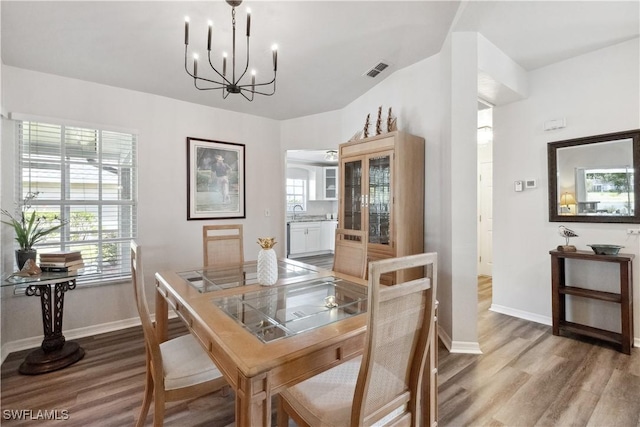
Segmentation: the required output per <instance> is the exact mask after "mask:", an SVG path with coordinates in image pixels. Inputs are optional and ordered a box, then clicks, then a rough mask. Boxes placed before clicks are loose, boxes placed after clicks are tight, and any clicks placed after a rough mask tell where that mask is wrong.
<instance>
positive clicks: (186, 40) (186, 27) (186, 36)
mask: <svg viewBox="0 0 640 427" xmlns="http://www.w3.org/2000/svg"><path fill="white" fill-rule="evenodd" d="M184 44H185V45H188V44H189V17H188V16H185V18H184Z"/></svg>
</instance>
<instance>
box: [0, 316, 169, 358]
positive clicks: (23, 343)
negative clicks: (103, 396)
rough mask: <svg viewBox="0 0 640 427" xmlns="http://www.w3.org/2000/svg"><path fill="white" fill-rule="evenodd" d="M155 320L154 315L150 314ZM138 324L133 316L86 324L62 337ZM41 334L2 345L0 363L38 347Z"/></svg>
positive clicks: (87, 334) (102, 331) (101, 331)
mask: <svg viewBox="0 0 640 427" xmlns="http://www.w3.org/2000/svg"><path fill="white" fill-rule="evenodd" d="M151 317H152V319H153V320H155V316H154V315H151ZM173 317H176V314H175V313H174V312H173V311H170V312H169V318H173ZM138 325H140V318H139V317H134V318H131V319H124V320H116V321H115V322H107V323H101V324H99V325H91V326H86V327H84V328H77V329H69V330H66V331H63V333H64V338H65V339H66V340H67V341H69V340H74V339H78V338H84V337H90V336H93V335H98V334H104V333H107V332H113V331H119V330H121V329H126V328H130V327H132V326H138ZM43 338H44V337H43V335H40V336H36V337H30V338H24V339H21V340H16V341H10V342H7V343H5V344H3V345H2V348H1V349H0V364H1V363H3V362H4V360H5V359H6V358H7V356H8V355H9V354H11V353H13V352H15V351H21V350H28V349H30V348H36V347H39V346H40V345H41V344H42V339H43Z"/></svg>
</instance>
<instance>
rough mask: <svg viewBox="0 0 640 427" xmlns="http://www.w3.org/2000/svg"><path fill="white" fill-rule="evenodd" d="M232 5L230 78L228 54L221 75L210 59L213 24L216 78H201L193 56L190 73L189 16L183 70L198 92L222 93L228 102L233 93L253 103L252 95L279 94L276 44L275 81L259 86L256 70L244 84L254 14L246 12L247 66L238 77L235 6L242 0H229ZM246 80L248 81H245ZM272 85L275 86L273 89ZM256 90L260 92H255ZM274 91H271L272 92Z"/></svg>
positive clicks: (186, 25)
mask: <svg viewBox="0 0 640 427" xmlns="http://www.w3.org/2000/svg"><path fill="white" fill-rule="evenodd" d="M226 1H227V3H228V4H229V5H230V6H231V25H232V28H233V44H232V47H231V75H230V76H228V75H227V53H226V52H223V53H222V72H220V68H219V67H218V68H216V67H215V66H214V65H213V61H212V59H211V39H212V36H213V22H211V21H209V33H208V36H207V57H208V61H209V65H210V66H211V68H212V69H213V71H214V72H215V74H217V76H214V77H213V78H207V77H203V76H201V75H198V59H199V58H198V55H197V54H194V55H193V69H192V71H189V68H188V66H187V56H188V50H189V17H187V18H185V22H184V69H185V71H186V72H187V74H189V75H190V76H191V77H193V84H194V86H195V87H196V89H199V90H221V91H222V98H224V99H226V98H227V96H229V94H230V93H239V94H241V95H242V96H244V97H245V99H247V100H248V101H253V96H254V95H255V94H258V95H266V96H271V95H273V94H274V93H275V92H276V72H277V70H278V47H277V46H276V45H273V46H272V47H271V49H272V52H273V79H272V80H271V81H269V82H265V83H256V71H255V70H251V83H241V80H242V79H243V78H244V77H245V75H246V74H247V70H248V69H249V35H250V30H251V11H250V10H249V9H247V63H246V65H245V67H244V70H239V71H238V74H239V75H238V76H237V78H236V7H237V6H240V4H241V3H242V0H235V1H234V0H226ZM245 81H246V80H245ZM271 85H273V86H272V87H270V86H271ZM256 88H257V90H256ZM269 89H271V91H269Z"/></svg>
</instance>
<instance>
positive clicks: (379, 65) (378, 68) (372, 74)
mask: <svg viewBox="0 0 640 427" xmlns="http://www.w3.org/2000/svg"><path fill="white" fill-rule="evenodd" d="M388 66H389V64H385V63H384V62H382V61H381V62H378V63H377V64H376V65H375V66H374V67H373V68H371V69H369V71H367V72H366V73H365V76H369V77H371V78H374V77H377V76H378V74H380V73H381V72H383V71H384V69H385V68H387V67H388Z"/></svg>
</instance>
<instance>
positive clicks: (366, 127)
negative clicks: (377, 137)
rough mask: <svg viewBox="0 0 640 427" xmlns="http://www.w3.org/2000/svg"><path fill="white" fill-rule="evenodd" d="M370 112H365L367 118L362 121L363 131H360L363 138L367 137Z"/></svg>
mask: <svg viewBox="0 0 640 427" xmlns="http://www.w3.org/2000/svg"><path fill="white" fill-rule="evenodd" d="M370 116H371V114H367V120H366V121H365V122H364V131H363V132H362V137H363V138H368V137H369V118H370Z"/></svg>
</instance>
